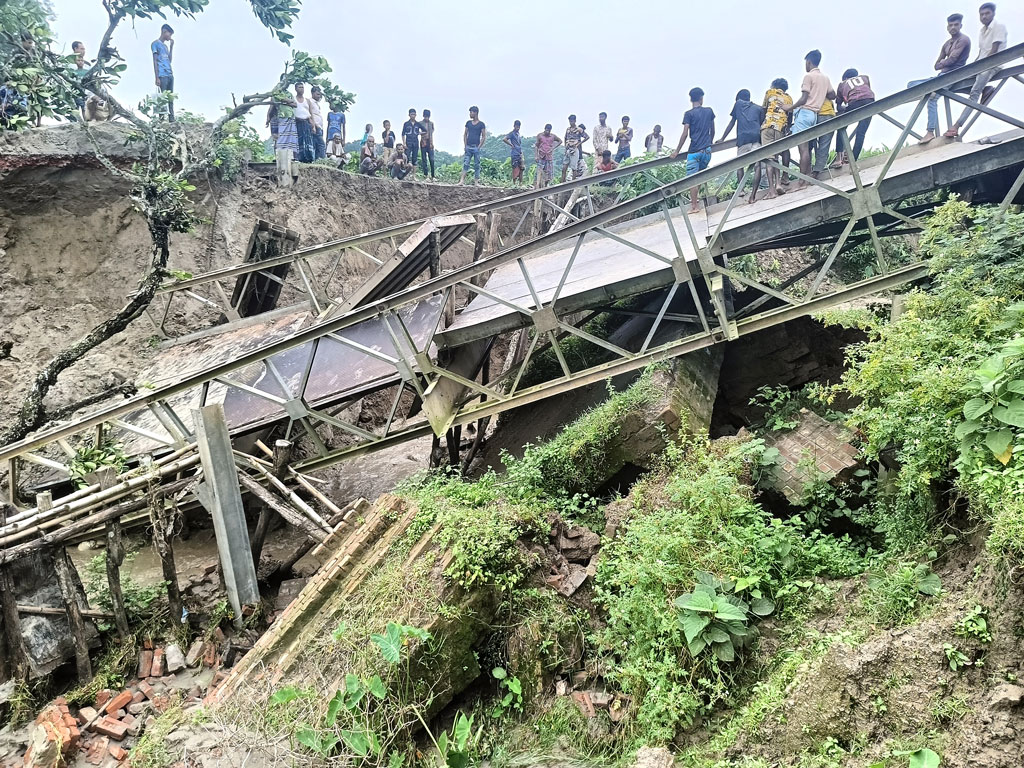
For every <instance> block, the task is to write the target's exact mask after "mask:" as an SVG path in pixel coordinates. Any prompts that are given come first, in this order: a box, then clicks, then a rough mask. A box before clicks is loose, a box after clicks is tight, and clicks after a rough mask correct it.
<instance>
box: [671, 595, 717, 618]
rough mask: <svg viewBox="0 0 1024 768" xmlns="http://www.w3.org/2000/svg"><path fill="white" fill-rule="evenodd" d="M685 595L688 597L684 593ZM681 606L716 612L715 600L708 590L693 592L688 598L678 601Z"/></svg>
mask: <svg viewBox="0 0 1024 768" xmlns="http://www.w3.org/2000/svg"><path fill="white" fill-rule="evenodd" d="M684 597H686V596H685V595H684ZM678 605H679V607H680V608H684V609H686V610H689V611H699V612H701V613H714V611H715V600H714V599H713V598H712V597H711V595H709V594H707V593H706V592H693V593H692V594H690V595H689V597H688V599H687V600H685V601H682V602H680V603H678Z"/></svg>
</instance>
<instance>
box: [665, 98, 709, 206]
mask: <svg viewBox="0 0 1024 768" xmlns="http://www.w3.org/2000/svg"><path fill="white" fill-rule="evenodd" d="M690 105H691V107H690V109H689V110H687V112H686V114H684V115H683V133H682V135H681V136H680V137H679V143H678V144H677V145H676V150H675V152H673V153H672V158H673V159H674V158H677V157H679V153H680V152H682V150H683V144H684V143H685V142H686V137H687V136H689V137H690V148H689V150H687V152H686V175H687V176H692V175H693V174H695V173H700V172H701V171H703V170H704V169H705V168H707V167H708V165H710V164H711V144H712V143H713V142H714V140H715V113H714V111H713V110H712V109H711V108H710V107H705V106H704V91H703V89H701V88H691V89H690ZM699 198H700V184H698V185H697V186H695V187H693V188H692V189H691V190H690V213H697V212H698V211H699V210H700V201H699Z"/></svg>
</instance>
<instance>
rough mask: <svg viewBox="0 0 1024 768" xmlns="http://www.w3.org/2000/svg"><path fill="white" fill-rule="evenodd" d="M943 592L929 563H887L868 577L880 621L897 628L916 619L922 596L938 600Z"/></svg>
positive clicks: (873, 608)
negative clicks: (911, 618)
mask: <svg viewBox="0 0 1024 768" xmlns="http://www.w3.org/2000/svg"><path fill="white" fill-rule="evenodd" d="M941 591H942V581H941V580H940V579H939V577H938V576H937V575H936V574H935V573H933V572H932V569H931V568H930V567H929V566H928V565H927V564H926V563H898V564H896V565H895V566H894V565H892V564H891V563H889V562H884V563H883V564H882V565H881V567H879V568H878V570H876V571H875V572H873V573H872V574H870V575H869V576H868V596H867V601H868V605H869V606H870V610H871V613H872V614H873V615H874V616H875V617H876V618H877V619H878V620H880V621H882V622H884V623H885V624H886V625H887V626H891V627H894V626H897V625H899V624H902V623H904V622H906V621H907V620H908V619H909V618H910V617H911V616H912V615H913V613H914V611H915V610H917V607H918V604H919V602H920V599H921V595H925V596H928V597H934V596H936V595H938V594H939V592H941Z"/></svg>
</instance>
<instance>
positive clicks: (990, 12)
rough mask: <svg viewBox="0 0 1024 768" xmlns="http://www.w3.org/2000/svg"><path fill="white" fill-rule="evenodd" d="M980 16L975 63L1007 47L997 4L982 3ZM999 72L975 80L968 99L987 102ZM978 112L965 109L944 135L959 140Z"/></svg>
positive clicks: (970, 108)
mask: <svg viewBox="0 0 1024 768" xmlns="http://www.w3.org/2000/svg"><path fill="white" fill-rule="evenodd" d="M978 15H979V17H980V18H981V31H980V32H979V33H978V58H976V59H975V61H981V60H982V59H987V58H988V57H989V56H992V55H993V54H995V53H998V52H999V51H1001V50H1003V49H1004V48H1005V47H1006V27H1005V26H1004V25H1003V24H1001V23H999V22H998V21H996V20H995V19H996V4H995V3H982V5H981V8H979V9H978ZM998 72H999V67H993V68H992V69H987V70H985V71H984V72H982V73H981V74H980V75H978V76H977V77H976V78H974V84H973V85H972V86H971V94H970V96H969V97H968V98H969V99H970V100H971V101H972V102H974V103H975V104H979V103H980V104H984V103H985V102H987V101H988V100H989V99H990V98H991V96H992V94H993V93H994V89H993V88H991V87H989V84H988V82H989V80H991V79H992V78H993V76H995V75H996V74H998ZM976 112H977V110H975V109H974V108H973V107H964V111H963V112H962V113H961V115H960V117H959V118H957V121H956V122H955V123H953V125H951V126H950V128H949V130H948V131H946V132H945V133H944V134H942V135H943V136H945V137H946V138H947V139H955V138H958V137H959V136H960V129H961V128H963V125H964V123H966V122H967V121H968V119H970V117H971V115H972V114H975V113H976ZM979 114H980V113H979Z"/></svg>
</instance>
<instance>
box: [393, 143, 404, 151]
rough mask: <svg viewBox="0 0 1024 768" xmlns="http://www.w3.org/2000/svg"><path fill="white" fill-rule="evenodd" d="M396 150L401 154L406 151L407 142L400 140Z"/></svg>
mask: <svg viewBox="0 0 1024 768" xmlns="http://www.w3.org/2000/svg"><path fill="white" fill-rule="evenodd" d="M395 151H396V152H398V153H399V154H401V153H402V152H405V144H403V143H402V142H398V143H397V144H395Z"/></svg>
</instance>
